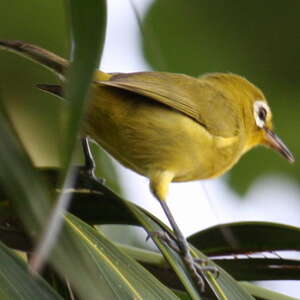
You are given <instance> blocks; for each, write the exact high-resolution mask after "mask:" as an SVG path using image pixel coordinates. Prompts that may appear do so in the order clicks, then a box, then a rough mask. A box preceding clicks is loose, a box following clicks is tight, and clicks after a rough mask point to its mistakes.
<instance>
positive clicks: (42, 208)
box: [0, 110, 174, 300]
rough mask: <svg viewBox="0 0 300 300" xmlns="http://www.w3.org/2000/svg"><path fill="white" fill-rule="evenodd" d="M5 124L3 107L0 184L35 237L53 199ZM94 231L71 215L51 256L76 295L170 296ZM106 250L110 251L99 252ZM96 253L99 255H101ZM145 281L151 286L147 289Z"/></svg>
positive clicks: (95, 296) (156, 282)
mask: <svg viewBox="0 0 300 300" xmlns="http://www.w3.org/2000/svg"><path fill="white" fill-rule="evenodd" d="M0 112H2V111H1V110H0ZM9 125H10V124H9V123H8V122H7V119H6V118H5V117H4V115H3V114H2V113H1V114H0V126H1V132H0V133H1V139H2V142H3V143H1V146H0V148H1V151H2V155H1V156H0V164H1V172H0V180H1V185H2V186H3V187H4V188H5V192H6V195H8V196H9V197H10V200H11V201H12V203H13V204H14V206H15V208H16V211H17V213H18V215H19V217H20V218H21V220H22V221H23V222H24V223H25V225H26V226H27V228H28V229H27V230H28V231H29V232H30V233H31V234H32V235H33V236H34V237H35V238H36V237H37V233H39V230H40V228H41V224H43V222H44V221H45V220H47V218H45V216H47V213H48V212H49V205H50V203H51V201H50V199H49V198H48V196H47V195H48V194H47V188H46V187H45V184H43V180H42V178H40V177H39V175H38V173H37V172H36V170H35V169H34V168H33V167H32V165H31V163H30V161H29V159H28V157H27V155H26V153H25V152H24V150H23V148H22V145H21V144H20V143H19V141H18V140H17V138H16V137H15V136H14V134H13V131H12V128H11V127H10V126H9ZM36 209H39V210H36ZM24 212H26V213H24ZM41 218H42V219H43V220H42V219H41ZM98 236H99V234H98V235H96V231H95V230H94V229H91V228H90V227H89V226H88V225H85V224H84V223H82V222H80V221H78V220H76V219H75V217H71V216H69V217H68V218H67V219H66V222H65V223H64V226H63V228H62V231H61V232H60V234H59V237H58V242H57V244H56V246H55V248H54V249H53V252H52V255H51V258H50V260H51V264H53V265H54V267H55V269H56V270H58V272H59V273H60V274H61V275H62V276H66V277H67V278H68V280H69V281H70V283H71V285H72V287H73V288H74V289H75V290H76V292H77V293H78V294H79V295H80V297H82V298H84V299H91V300H94V299H99V295H103V299H112V298H111V297H112V296H114V297H117V295H120V293H121V290H122V291H123V293H124V295H127V296H128V297H129V298H130V299H132V296H133V295H134V296H136V297H137V298H138V299H142V298H143V297H142V296H141V295H147V297H148V298H149V299H158V298H162V299H173V298H174V296H173V294H172V293H171V292H170V291H169V290H168V289H166V288H165V287H164V286H162V285H161V284H160V283H159V282H158V281H157V280H156V279H155V278H153V277H152V276H151V275H148V274H147V273H146V271H144V270H143V271H142V268H141V267H140V266H139V265H137V264H136V266H135V265H134V263H133V262H132V261H131V260H129V261H128V260H126V257H124V255H122V254H121V253H119V252H118V251H117V250H115V252H113V249H112V248H111V246H110V244H109V242H107V241H106V240H104V239H101V238H100V237H99V238H98V239H97V237H98ZM107 248H109V249H107ZM105 250H106V251H108V252H105V253H104V252H102V251H105ZM110 255H112V256H110ZM100 257H102V258H103V259H102V260H100ZM124 262H125V263H124ZM116 263H117V264H116ZM119 266H120V269H118V267H119ZM129 266H130V267H129ZM102 268H103V269H102ZM121 269H122V271H120V270H121ZM124 269H126V271H124ZM82 274H85V275H84V276H82ZM101 279H102V280H101ZM138 279H140V281H139V287H135V284H134V282H136V280H138ZM144 279H145V280H146V281H144ZM112 282H113V283H114V284H116V287H115V288H111V284H112ZM145 285H147V287H150V288H147V289H146V288H145ZM133 287H134V288H133ZM120 289H121V290H120ZM107 295H108V297H106V296H107ZM153 295H154V296H153ZM122 299H124V298H122Z"/></svg>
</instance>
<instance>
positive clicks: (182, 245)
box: [160, 201, 206, 292]
mask: <svg viewBox="0 0 300 300" xmlns="http://www.w3.org/2000/svg"><path fill="white" fill-rule="evenodd" d="M160 204H161V206H162V208H163V210H164V212H165V214H166V216H167V218H168V220H169V222H170V225H171V227H172V229H173V231H174V234H175V237H176V242H177V245H178V248H179V254H180V255H181V257H182V259H183V261H184V263H185V265H186V266H187V267H188V268H189V269H190V270H191V272H192V275H193V277H194V279H195V280H196V283H197V285H198V286H199V287H200V290H201V291H202V292H203V291H204V288H205V283H204V279H203V278H202V275H201V272H202V271H206V270H203V269H202V268H201V267H200V266H197V263H196V262H195V260H194V259H193V257H192V255H191V253H190V250H189V247H188V243H187V241H186V239H185V237H184V236H183V234H182V232H181V230H180V229H179V227H178V225H177V223H176V222H175V219H174V217H173V215H172V213H171V211H170V209H169V207H168V205H167V203H166V202H165V201H160ZM163 240H165V239H163ZM165 241H166V242H167V244H168V245H169V246H171V248H173V249H174V247H173V246H172V243H171V242H172V241H169V242H168V241H167V240H165ZM174 250H175V249H174ZM175 251H176V250H175Z"/></svg>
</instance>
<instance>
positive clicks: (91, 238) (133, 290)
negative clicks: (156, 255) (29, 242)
mask: <svg viewBox="0 0 300 300" xmlns="http://www.w3.org/2000/svg"><path fill="white" fill-rule="evenodd" d="M66 221H67V222H66V225H65V226H66V227H65V230H67V231H68V232H69V234H70V235H71V236H74V240H75V241H76V244H77V246H78V247H77V249H78V250H77V251H79V253H78V254H79V255H78V256H77V260H83V261H84V262H85V265H86V271H87V272H89V273H90V274H94V275H95V278H94V279H96V278H98V280H96V282H95V283H97V285H98V286H99V287H98V293H99V292H101V294H102V295H103V299H177V297H176V296H175V295H174V294H173V293H172V292H171V291H170V290H168V289H167V288H166V287H165V286H163V285H162V284H161V283H160V282H159V281H158V280H157V279H156V278H155V277H153V276H152V275H151V274H150V273H148V272H147V271H146V270H145V269H144V268H143V267H141V266H140V265H139V264H138V263H137V262H135V261H134V260H133V259H131V258H129V257H128V256H126V255H124V254H123V253H122V252H121V251H120V250H118V249H117V248H116V247H115V246H114V245H113V244H112V243H111V242H110V241H108V240H107V239H106V238H105V237H104V236H103V235H102V234H101V233H99V232H98V231H96V230H95V229H94V228H92V227H90V226H89V225H87V224H85V223H83V222H82V221H80V220H79V219H78V218H76V217H74V216H72V215H68V216H67V218H66ZM63 238H65V237H63ZM61 241H62V240H61V239H60V241H59V242H61ZM54 253H55V250H54ZM66 260H68V259H67V258H65V261H64V262H61V263H62V265H64V264H65V263H66ZM69 263H70V264H71V263H73V264H75V265H76V262H74V260H71V259H70V261H69ZM85 274H86V273H85ZM73 276H76V268H74V275H73ZM85 276H88V277H89V276H90V275H88V274H86V275H85ZM77 278H78V279H77V280H82V278H80V277H78V276H77Z"/></svg>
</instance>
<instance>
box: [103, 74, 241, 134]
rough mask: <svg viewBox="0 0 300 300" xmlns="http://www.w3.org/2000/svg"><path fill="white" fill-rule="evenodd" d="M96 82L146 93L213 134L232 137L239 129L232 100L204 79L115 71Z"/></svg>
mask: <svg viewBox="0 0 300 300" xmlns="http://www.w3.org/2000/svg"><path fill="white" fill-rule="evenodd" d="M98 83H99V84H101V85H104V86H111V87H115V88H119V89H124V90H128V91H131V92H133V93H138V94H140V95H143V96H147V97H148V98H149V99H152V100H154V101H157V102H160V103H162V104H164V105H166V106H168V107H170V108H172V109H175V110H177V111H179V112H181V113H183V114H185V115H187V116H189V117H190V118H192V119H194V120H195V121H196V122H198V123H199V124H201V125H202V126H204V127H205V128H207V130H208V131H209V132H210V133H211V134H213V135H215V136H220V137H232V136H236V135H237V134H238V132H239V126H240V124H239V122H238V119H237V114H236V113H235V111H234V107H233V106H232V103H231V102H230V101H228V99H227V98H226V96H225V95H224V94H223V93H222V92H221V91H220V90H218V89H216V88H214V87H213V86H212V85H211V83H209V82H207V81H205V80H201V79H198V78H194V77H190V76H187V75H183V74H175V73H164V72H138V73H128V74H125V73H118V74H115V75H112V76H111V78H110V79H109V80H107V81H98Z"/></svg>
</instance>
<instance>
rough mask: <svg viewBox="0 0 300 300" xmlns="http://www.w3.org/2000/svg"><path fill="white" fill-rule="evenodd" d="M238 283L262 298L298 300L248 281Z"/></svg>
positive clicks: (263, 299)
mask: <svg viewBox="0 0 300 300" xmlns="http://www.w3.org/2000/svg"><path fill="white" fill-rule="evenodd" d="M240 285H241V286H242V287H244V288H245V289H246V290H247V291H249V292H250V293H251V294H252V295H253V296H255V297H257V298H258V299H262V300H299V298H297V299H296V298H293V297H289V296H286V295H283V294H281V293H277V292H273V291H270V290H267V289H265V288H262V287H260V286H257V285H254V284H251V283H249V282H241V283H240Z"/></svg>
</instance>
